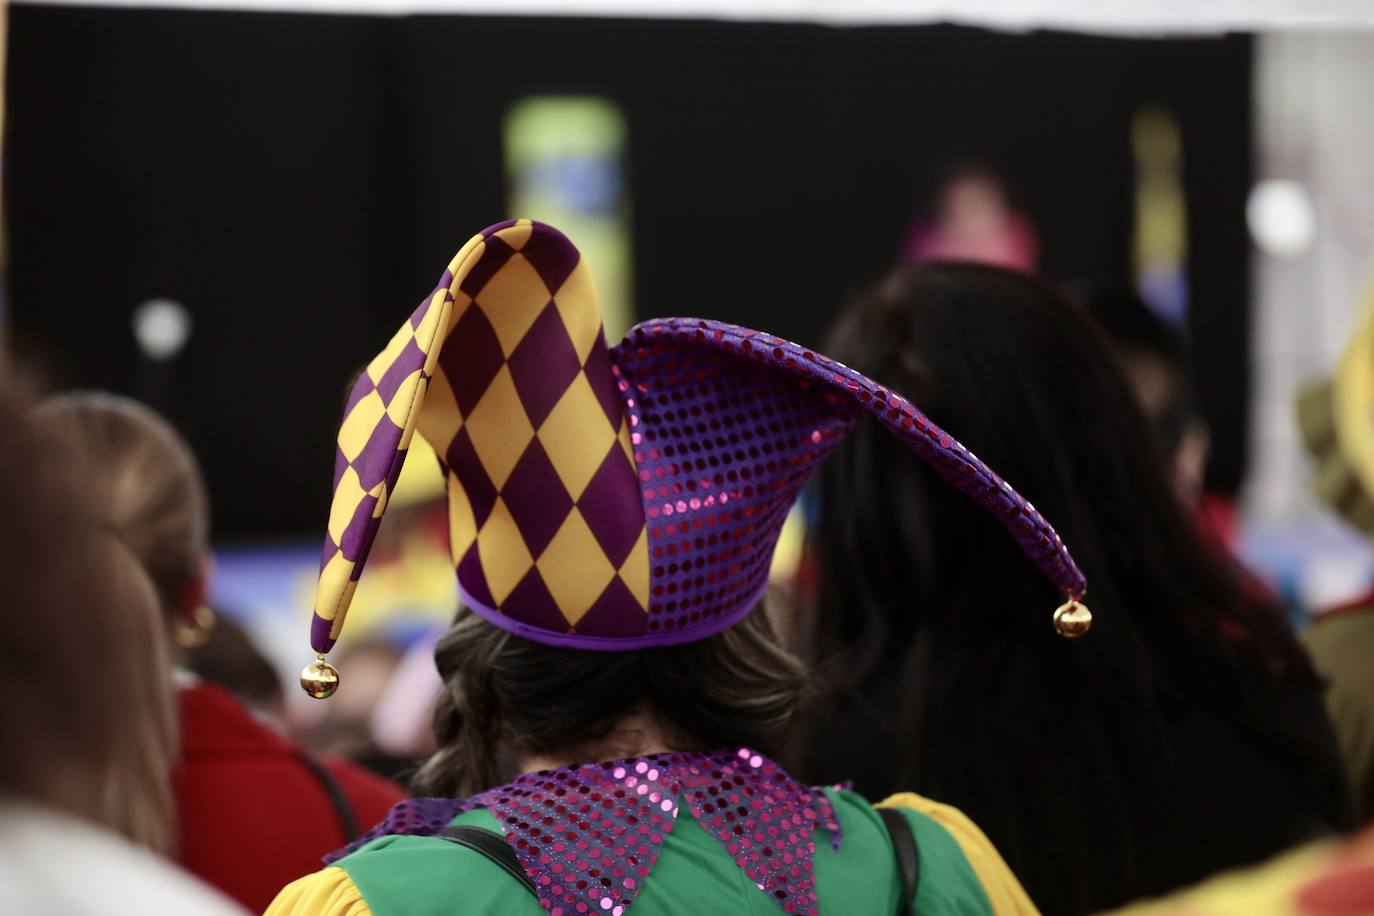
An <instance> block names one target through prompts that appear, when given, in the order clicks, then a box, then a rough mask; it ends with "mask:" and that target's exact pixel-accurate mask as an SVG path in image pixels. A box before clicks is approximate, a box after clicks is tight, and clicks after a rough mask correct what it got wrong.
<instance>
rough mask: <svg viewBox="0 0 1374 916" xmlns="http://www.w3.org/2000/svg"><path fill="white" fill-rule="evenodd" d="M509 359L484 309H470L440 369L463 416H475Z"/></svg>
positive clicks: (443, 354) (442, 355)
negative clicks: (503, 351)
mask: <svg viewBox="0 0 1374 916" xmlns="http://www.w3.org/2000/svg"><path fill="white" fill-rule="evenodd" d="M505 361H506V358H505V356H503V355H502V352H501V341H500V340H499V339H498V338H497V336H496V331H495V329H494V328H492V326H491V322H490V321H488V320H487V316H486V314H485V313H483V311H482V310H481V309H480V308H476V307H472V306H469V307H468V310H467V311H465V312H464V313H463V317H461V318H459V319H458V323H457V324H456V325H454V327H453V333H451V334H449V336H448V338H447V339H445V341H444V346H443V349H441V350H440V351H439V360H438V363H439V368H440V369H441V370H442V372H443V373H444V377H445V378H446V379H448V384H449V387H450V388H452V389H453V397H454V400H455V401H456V402H457V404H458V409H459V411H461V412H462V414H463V416H465V417H466V416H468V415H469V414H471V413H472V408H474V407H476V406H477V402H478V401H479V400H481V398H482V395H483V394H485V393H486V390H487V386H488V385H490V384H491V380H492V379H494V378H496V373H497V372H499V371H501V366H502V365H504V364H505Z"/></svg>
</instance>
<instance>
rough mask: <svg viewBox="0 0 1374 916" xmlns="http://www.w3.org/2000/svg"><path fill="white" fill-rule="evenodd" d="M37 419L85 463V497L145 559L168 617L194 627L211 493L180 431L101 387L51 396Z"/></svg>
mask: <svg viewBox="0 0 1374 916" xmlns="http://www.w3.org/2000/svg"><path fill="white" fill-rule="evenodd" d="M37 422H38V423H40V424H41V425H42V426H43V427H45V429H46V430H48V431H50V433H51V435H52V436H54V437H55V439H56V440H57V441H58V442H59V443H60V444H59V445H58V446H56V447H57V448H58V449H60V450H61V451H63V452H64V453H66V454H68V455H70V456H71V457H72V458H74V459H75V460H79V461H83V462H85V463H86V464H87V465H88V466H89V467H90V469H91V471H90V477H89V479H88V480H87V481H86V484H85V486H86V490H87V500H88V505H89V506H90V508H91V510H92V511H93V512H95V513H98V514H99V515H100V517H101V518H103V519H105V520H106V523H107V524H108V525H109V526H110V527H111V528H112V529H113V530H114V531H115V532H116V533H117V534H118V535H119V537H120V539H121V540H122V541H123V542H124V543H125V544H127V545H128V547H129V549H130V550H132V551H133V552H134V554H135V555H136V556H137V557H138V560H139V562H140V563H142V564H143V568H144V570H145V571H146V572H147V574H148V576H149V578H150V579H152V581H153V585H154V587H155V588H156V590H157V595H158V601H159V604H160V605H161V607H162V610H163V613H164V614H165V615H166V617H167V622H168V624H169V625H171V626H173V627H174V628H177V629H181V630H187V629H191V630H193V629H194V628H195V627H196V625H197V617H198V616H201V617H203V615H204V613H205V611H204V610H202V609H203V608H204V607H205V600H206V588H207V584H208V565H209V564H208V557H209V539H210V534H209V501H208V498H207V496H206V492H205V484H204V481H203V480H202V479H201V473H200V468H199V466H198V465H197V464H196V459H195V456H194V455H192V453H191V450H190V448H189V447H188V446H187V445H186V443H185V442H184V441H183V440H182V438H181V436H179V435H178V434H177V432H176V430H174V429H173V428H172V427H171V425H170V424H169V423H167V421H166V420H164V419H162V417H160V416H158V415H157V414H156V413H154V412H153V411H152V410H150V409H149V408H147V407H145V406H143V405H142V404H140V403H138V402H137V401H133V400H130V399H128V398H123V397H119V396H117V395H112V394H104V393H99V392H78V393H73V394H65V395H61V396H58V397H54V398H51V399H49V400H48V401H46V402H45V403H43V404H42V405H41V406H40V407H39V409H38V411H37Z"/></svg>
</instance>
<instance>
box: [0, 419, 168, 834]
mask: <svg viewBox="0 0 1374 916" xmlns="http://www.w3.org/2000/svg"><path fill="white" fill-rule="evenodd" d="M0 399H3V400H4V401H5V402H4V403H2V404H0V477H2V478H3V479H4V480H8V481H11V483H12V484H13V485H12V486H11V487H10V491H9V493H8V494H7V495H6V500H5V524H3V525H0V583H3V590H4V597H3V600H0V633H3V638H0V696H4V697H5V698H6V699H5V702H3V703H0V746H3V747H4V748H5V752H4V754H3V755H0V795H3V796H8V797H11V798H17V799H21V800H27V801H31V802H34V803H38V804H43V805H47V806H51V807H53V808H57V809H60V810H63V811H66V812H69V813H72V814H75V815H78V816H81V817H84V818H87V819H89V820H91V821H94V822H96V823H99V824H101V825H104V826H105V827H108V828H109V829H111V830H114V831H116V832H118V833H121V834H123V835H125V836H126V837H128V838H130V839H132V840H134V841H135V842H139V843H142V844H144V845H147V846H149V847H152V848H154V849H159V850H167V849H169V848H170V846H171V837H172V829H171V810H172V803H171V795H170V787H169V783H168V779H167V774H168V770H169V769H170V766H171V762H172V758H173V756H174V743H175V735H174V725H173V717H172V703H171V686H170V683H169V680H168V676H167V671H168V661H167V646H166V635H165V632H164V628H163V626H162V619H161V613H160V611H159V608H158V601H157V597H156V595H155V593H154V588H153V585H152V583H151V582H150V581H149V578H148V576H147V575H146V574H145V573H144V571H143V569H142V568H141V566H140V565H139V562H138V560H137V559H136V558H135V557H134V555H133V554H132V553H131V552H130V550H129V548H128V546H127V545H126V544H125V542H124V541H123V539H122V537H121V536H120V533H119V532H118V531H116V530H114V529H112V528H111V527H110V526H108V525H107V524H106V523H105V522H104V520H103V519H102V518H101V517H99V516H98V515H96V514H93V513H92V512H91V511H90V507H89V505H88V502H87V500H88V497H89V494H90V491H89V489H88V488H87V482H88V481H89V479H90V475H91V473H92V471H94V470H95V468H94V467H93V466H92V465H90V464H89V463H87V462H86V461H84V460H82V459H80V458H78V457H77V456H74V455H71V454H68V453H64V452H62V451H60V450H59V449H56V448H54V442H53V440H52V439H51V438H49V437H46V436H44V435H41V431H40V430H37V429H35V428H34V426H33V425H30V424H26V423H25V420H26V419H27V417H26V415H25V414H24V412H23V411H22V410H21V408H20V407H19V406H17V405H16V404H15V403H13V402H12V401H11V400H9V399H8V397H7V396H5V397H3V398H0Z"/></svg>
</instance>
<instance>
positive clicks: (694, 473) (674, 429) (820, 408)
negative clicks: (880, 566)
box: [611, 332, 856, 642]
mask: <svg viewBox="0 0 1374 916" xmlns="http://www.w3.org/2000/svg"><path fill="white" fill-rule="evenodd" d="M611 359H612V361H613V362H614V363H615V365H616V367H617V372H618V373H619V386H620V388H621V391H622V396H623V397H624V399H625V404H626V410H627V412H628V414H629V419H630V428H631V430H632V432H631V441H632V443H633V447H634V456H635V465H636V467H637V468H638V476H639V485H640V497H641V499H642V501H643V504H644V514H645V516H646V517H647V519H648V526H649V547H650V561H651V562H650V577H651V598H650V617H649V624H648V626H649V632H650V633H651V634H660V635H662V636H664V637H666V638H667V640H669V641H672V642H677V641H679V639H678V633H679V631H681V630H683V629H684V628H685V629H687V630H689V631H691V632H702V631H705V632H706V633H710V632H715V631H717V630H720V629H723V628H724V627H725V626H728V625H729V623H732V622H733V621H734V620H735V619H737V614H738V612H739V609H740V607H741V604H742V602H744V601H745V600H746V598H752V596H755V595H757V594H760V593H761V592H762V590H763V589H764V588H765V587H766V585H767V580H768V569H769V565H770V563H771V560H772V555H773V548H774V546H775V545H776V543H777V537H778V534H779V533H780V531H781V528H782V524H783V521H784V520H785V519H786V517H787V512H788V510H789V509H790V508H791V506H792V503H793V502H794V501H795V500H796V496H797V493H798V491H799V490H800V489H801V487H802V485H803V484H804V483H805V482H806V480H807V479H808V478H809V477H810V475H811V473H812V471H813V470H814V469H815V467H816V466H817V465H818V464H819V463H820V461H821V460H822V459H824V458H825V456H826V455H827V454H828V453H829V452H830V450H831V449H833V448H834V447H835V445H836V444H838V443H839V441H840V440H841V439H842V438H843V436H844V435H845V434H846V433H848V431H849V429H850V428H851V426H852V425H853V422H854V415H855V413H856V411H855V410H854V408H852V407H851V406H850V405H849V404H848V403H847V402H841V401H838V400H836V399H832V398H830V397H828V396H827V395H826V393H824V392H823V391H821V390H819V389H818V388H817V387H816V386H814V385H810V384H808V383H807V382H806V381H804V380H802V379H798V378H797V377H796V376H795V375H794V374H792V373H789V372H786V371H779V370H778V369H777V368H776V367H773V366H766V365H759V364H757V363H755V362H753V361H751V360H748V359H740V358H739V357H738V356H737V355H735V354H732V353H727V352H723V351H721V350H718V349H714V348H711V347H709V346H706V345H704V344H702V343H700V342H698V341H696V340H692V339H689V340H688V341H679V340H673V339H662V340H660V339H659V338H650V337H648V336H646V335H643V334H640V333H638V332H632V334H631V336H630V338H628V339H627V340H626V341H625V342H624V343H622V344H620V345H619V346H618V347H616V348H614V349H613V350H612V351H611Z"/></svg>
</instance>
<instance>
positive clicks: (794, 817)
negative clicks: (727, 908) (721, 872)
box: [325, 748, 840, 916]
mask: <svg viewBox="0 0 1374 916" xmlns="http://www.w3.org/2000/svg"><path fill="white" fill-rule="evenodd" d="M682 805H686V806H687V808H688V810H689V811H690V812H691V813H692V816H693V817H695V818H696V819H697V821H698V822H699V823H700V824H701V826H702V827H703V828H704V829H705V830H706V831H707V832H708V833H710V834H711V835H712V836H714V837H715V838H716V839H717V840H718V841H719V842H720V844H721V846H722V847H723V848H724V849H725V851H726V852H727V853H728V854H729V855H730V856H731V858H733V859H734V860H735V864H736V865H738V866H739V867H740V868H741V869H743V870H744V872H745V873H746V874H747V875H748V876H749V878H750V880H751V881H753V882H754V883H755V884H757V885H758V887H759V889H760V890H761V891H763V892H764V893H766V894H767V895H768V896H769V898H770V899H771V900H773V901H774V902H775V903H777V904H778V906H779V907H780V908H781V909H782V911H783V912H785V913H810V914H814V913H816V912H818V909H817V900H816V882H815V874H814V864H813V857H814V855H815V851H816V847H815V843H814V840H813V834H814V832H815V831H816V830H817V829H821V830H825V831H827V832H829V833H830V837H831V843H832V844H833V846H834V848H836V849H838V848H839V845H840V825H839V820H838V818H837V817H836V815H835V809H834V806H833V805H832V804H831V802H830V799H829V798H828V797H827V796H826V794H825V793H824V792H823V791H822V790H820V789H816V788H812V787H810V786H804V785H802V784H800V783H798V782H797V781H796V780H794V779H792V777H791V776H789V775H788V774H787V773H786V772H785V771H784V770H783V769H782V768H781V767H779V766H778V765H777V764H775V763H773V762H772V761H771V760H769V759H768V758H766V757H764V756H763V755H761V754H758V753H756V752H754V751H752V750H750V749H749V748H739V749H736V750H733V751H731V750H721V751H713V752H710V753H705V754H696V753H679V754H652V755H649V756H646V757H632V758H628V759H625V760H616V761H610V762H606V763H592V764H585V765H582V766H576V767H562V768H560V769H557V770H546V771H543V772H539V773H529V774H526V775H523V776H520V777H517V778H516V779H515V780H514V781H512V782H511V783H509V784H507V785H505V786H501V787H499V788H496V789H490V790H488V791H486V792H483V793H481V794H480V795H476V796H473V797H472V798H469V799H462V800H455V799H439V798H417V799H411V800H408V801H404V802H401V803H400V804H398V805H396V807H395V808H393V809H392V810H391V813H390V814H388V815H387V817H386V819H385V820H384V821H382V823H381V824H379V825H377V826H376V827H374V828H373V829H372V830H371V831H369V832H368V833H367V834H366V835H364V836H363V837H361V838H360V839H358V840H357V841H356V842H354V843H352V844H350V845H349V846H346V847H345V848H343V849H341V850H339V851H338V852H336V853H333V854H332V855H330V856H327V857H326V858H325V861H326V863H333V862H336V861H338V860H339V859H341V858H343V857H344V856H346V855H348V854H350V853H352V852H355V851H356V850H358V849H360V848H362V847H363V846H365V845H367V844H368V843H370V842H372V841H373V840H376V839H378V838H380V837H384V836H388V835H410V836H429V835H433V834H435V833H438V832H439V831H441V830H443V829H444V828H445V827H447V826H448V825H449V824H450V823H451V822H452V821H453V819H454V818H455V817H457V816H458V815H459V814H462V813H463V812H465V811H471V810H472V809H474V808H486V809H488V810H489V811H490V812H491V813H492V815H493V816H494V817H495V818H496V820H497V822H498V823H499V824H500V825H501V829H502V831H503V832H504V834H505V837H506V841H507V842H508V843H510V845H511V847H512V848H513V849H514V850H515V855H516V858H517V859H519V861H520V864H521V866H522V867H523V868H524V870H525V873H526V874H527V875H529V877H530V880H531V881H533V882H534V886H535V888H536V889H537V890H538V892H539V904H540V906H542V907H543V908H544V909H545V910H546V911H547V912H549V913H551V914H552V916H575V914H583V913H591V914H596V913H607V914H610V916H622V914H623V913H624V912H625V911H626V909H628V908H629V906H630V904H631V903H633V902H634V899H635V896H636V895H637V894H638V892H639V889H640V887H642V886H643V883H644V881H645V879H646V878H648V876H649V874H650V871H651V870H652V867H653V864H654V862H655V861H656V860H657V859H658V856H659V853H660V852H661V850H662V848H663V844H664V842H665V841H666V838H667V836H668V834H669V833H671V832H672V830H673V825H674V824H675V823H676V821H677V818H678V815H679V813H680V806H682Z"/></svg>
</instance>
